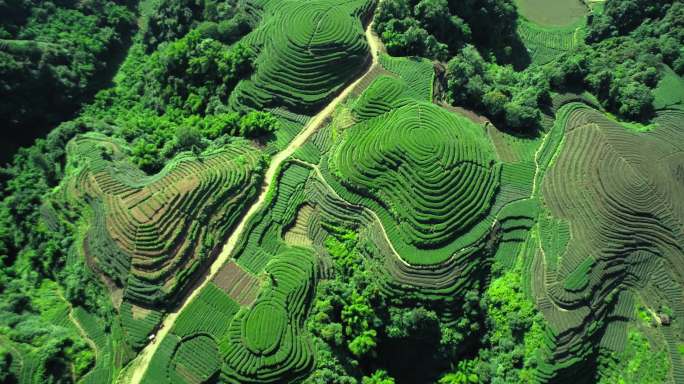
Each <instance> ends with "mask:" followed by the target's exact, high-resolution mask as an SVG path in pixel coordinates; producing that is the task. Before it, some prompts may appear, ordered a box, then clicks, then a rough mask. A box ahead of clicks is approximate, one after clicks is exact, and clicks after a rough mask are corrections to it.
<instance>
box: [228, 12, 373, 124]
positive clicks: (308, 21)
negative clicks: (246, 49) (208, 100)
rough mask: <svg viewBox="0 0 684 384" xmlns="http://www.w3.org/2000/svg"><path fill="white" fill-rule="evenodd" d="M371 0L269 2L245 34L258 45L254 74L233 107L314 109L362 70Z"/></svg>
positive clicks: (233, 97)
mask: <svg viewBox="0 0 684 384" xmlns="http://www.w3.org/2000/svg"><path fill="white" fill-rule="evenodd" d="M369 4H370V2H369V1H367V0H351V1H345V2H335V1H330V0H317V1H307V2H302V1H297V0H288V1H282V2H277V3H276V2H271V3H267V4H266V5H265V10H264V17H263V21H262V23H261V25H260V27H259V28H258V29H257V30H255V31H254V32H252V33H251V34H250V35H248V36H247V37H246V41H248V42H250V43H252V45H254V46H257V47H259V55H258V58H257V60H256V63H255V68H256V72H255V73H254V75H253V76H252V78H251V79H249V80H245V81H242V82H241V83H240V84H238V86H237V87H236V89H235V90H234V92H233V94H231V99H230V103H231V105H232V106H233V107H236V106H239V105H246V106H249V107H252V108H257V109H261V108H264V107H269V106H275V105H278V106H282V107H286V108H287V109H289V110H291V111H295V112H303V113H307V112H312V111H314V110H316V109H317V108H319V107H320V106H321V105H322V104H324V103H325V102H326V101H328V100H329V99H330V98H331V97H332V96H333V95H334V94H335V93H337V92H338V91H339V90H340V89H341V88H342V87H343V86H344V84H345V83H346V82H347V81H348V80H349V79H350V78H351V77H352V76H353V75H354V74H355V73H357V72H358V71H360V70H361V69H362V68H363V64H364V62H366V61H367V60H368V47H367V44H366V41H365V38H364V35H363V26H362V24H361V13H363V12H364V11H365V10H367V9H368V6H369Z"/></svg>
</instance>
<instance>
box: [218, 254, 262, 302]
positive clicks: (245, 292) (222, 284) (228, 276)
mask: <svg viewBox="0 0 684 384" xmlns="http://www.w3.org/2000/svg"><path fill="white" fill-rule="evenodd" d="M213 282H214V284H216V285H217V286H218V287H219V288H221V289H222V290H223V292H225V293H226V294H227V295H228V296H230V298H231V299H233V300H235V301H236V302H237V303H239V304H240V305H247V306H249V305H252V303H254V300H256V297H257V294H258V293H259V287H260V280H259V278H258V277H257V276H254V275H253V274H251V273H249V272H247V271H245V270H244V269H242V267H240V266H239V265H238V264H237V263H236V262H235V261H233V260H231V261H230V262H228V263H227V264H226V265H224V266H223V267H222V268H221V270H219V272H218V273H217V274H216V276H215V277H214V280H213Z"/></svg>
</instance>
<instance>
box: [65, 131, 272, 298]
mask: <svg viewBox="0 0 684 384" xmlns="http://www.w3.org/2000/svg"><path fill="white" fill-rule="evenodd" d="M67 152H68V161H69V166H70V167H77V169H76V170H74V172H73V174H75V176H74V177H72V178H70V179H68V181H67V182H66V183H65V185H64V187H63V191H64V192H63V193H62V194H57V196H61V197H64V198H65V199H66V200H67V201H68V202H70V203H71V204H72V206H76V207H79V206H81V207H82V208H83V209H86V208H87V209H89V211H90V215H88V216H89V217H90V218H91V220H90V226H89V229H88V231H87V234H86V236H85V240H84V243H83V250H84V252H86V255H87V257H88V258H92V259H94V260H96V263H97V267H98V269H99V270H101V271H102V272H104V273H105V274H107V275H109V276H110V277H111V278H112V280H114V282H115V283H117V284H118V285H119V286H120V287H122V288H124V297H125V299H126V300H128V301H131V302H134V303H137V304H140V305H143V306H148V307H149V306H154V305H159V304H161V303H164V302H165V301H166V299H167V298H168V297H171V296H173V295H174V294H175V292H177V291H178V290H179V289H181V288H182V287H183V286H185V284H187V281H188V277H189V276H190V275H191V274H192V273H193V271H195V270H196V269H198V268H199V267H200V266H201V264H203V263H205V262H206V260H208V259H209V258H210V256H211V254H212V253H213V252H215V251H216V249H215V248H214V247H215V246H216V244H215V243H214V241H215V240H220V239H222V238H225V236H226V235H227V233H228V231H229V230H230V228H231V226H232V225H233V223H234V222H235V221H236V220H237V217H238V216H239V215H240V213H241V212H242V210H243V208H244V206H245V205H246V204H247V203H248V202H249V200H250V198H251V196H254V194H255V193H256V188H255V185H256V181H257V180H258V177H259V174H258V172H257V170H258V169H259V168H260V164H261V157H260V155H259V154H258V152H257V151H256V150H255V149H253V147H251V146H249V145H247V143H246V142H237V143H233V144H229V145H226V146H224V147H223V148H220V149H217V150H214V151H212V152H209V153H206V154H204V155H203V156H202V159H201V161H198V159H197V158H196V156H194V155H190V154H187V153H186V154H181V155H179V156H178V157H176V158H175V159H173V160H172V161H171V162H170V163H169V164H168V165H167V166H166V167H165V168H164V169H163V170H162V171H161V172H160V173H158V174H156V175H152V176H147V175H145V174H143V173H142V172H140V171H138V170H137V169H136V168H135V167H134V166H133V165H131V164H130V163H128V161H127V160H126V157H125V155H124V154H123V151H122V147H121V145H120V144H119V143H118V142H116V141H114V140H112V139H108V138H105V137H104V136H100V135H96V134H88V135H83V136H80V137H78V138H76V139H74V140H72V141H71V142H70V143H69V144H68V146H67ZM83 202H90V204H89V205H88V206H83Z"/></svg>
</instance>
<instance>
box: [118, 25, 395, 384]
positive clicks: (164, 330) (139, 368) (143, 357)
mask: <svg viewBox="0 0 684 384" xmlns="http://www.w3.org/2000/svg"><path fill="white" fill-rule="evenodd" d="M372 26H373V23H369V25H368V27H367V28H366V33H365V35H366V40H367V41H368V46H369V48H370V51H371V65H370V66H369V67H368V69H367V70H366V71H365V72H364V73H363V74H362V75H361V76H359V77H358V78H357V79H356V80H355V81H354V82H352V83H351V84H349V85H348V86H347V87H346V88H344V89H343V90H342V92H340V94H339V95H337V97H335V98H334V99H333V100H332V101H331V102H330V103H329V104H328V105H326V107H325V108H323V109H322V110H321V111H320V112H318V113H317V114H316V115H315V116H314V117H313V118H312V119H311V120H309V122H308V123H307V125H306V126H305V127H304V129H302V131H301V132H300V133H299V134H298V135H297V136H296V137H295V138H294V139H293V140H292V141H291V142H290V144H289V145H288V146H287V148H285V149H284V150H282V151H280V152H278V153H277V154H276V155H275V156H273V157H272V158H271V163H270V164H269V166H268V169H267V170H266V174H265V176H264V181H263V184H262V187H261V192H260V193H259V197H258V198H257V200H256V201H255V202H254V203H253V204H252V206H251V207H250V208H249V210H247V212H246V213H245V214H244V215H243V216H242V218H241V219H240V222H239V223H238V224H237V226H236V227H235V229H234V230H233V233H232V234H231V235H230V237H229V238H228V241H227V242H226V244H225V245H224V246H223V250H222V251H221V253H220V254H219V256H218V257H217V258H216V260H214V262H213V263H212V264H211V266H210V268H209V272H208V273H207V275H206V276H205V277H204V280H203V281H202V283H201V284H199V285H198V286H197V287H196V288H195V289H194V290H193V291H192V292H191V293H190V294H189V295H188V296H186V297H185V298H184V299H183V300H182V305H180V306H179V307H178V308H177V309H176V310H174V311H173V312H170V313H169V314H168V315H167V316H166V318H164V321H163V322H162V324H161V327H160V329H159V331H158V332H157V334H156V335H155V338H154V340H152V341H151V342H150V344H148V345H147V346H146V347H145V348H144V349H143V350H142V351H141V352H140V354H138V357H136V358H135V359H134V360H133V361H132V362H131V363H130V366H129V370H131V372H128V374H127V376H128V375H130V381H128V382H129V383H131V384H138V383H140V382H141V381H142V378H143V376H144V374H145V372H146V371H147V367H148V365H149V363H150V361H151V360H152V356H154V353H155V352H156V351H157V348H159V344H161V341H162V340H163V339H164V337H166V335H167V334H168V333H169V330H170V329H171V328H173V324H174V323H175V322H176V319H178V315H179V314H180V313H181V312H182V311H183V309H185V308H186V307H187V306H188V304H189V303H190V302H191V301H192V300H193V299H194V298H195V297H196V296H197V295H198V294H199V292H200V291H201V290H202V288H204V287H205V286H206V285H207V283H209V282H210V281H211V279H212V278H213V277H214V275H216V273H217V272H218V271H219V269H220V268H221V266H222V265H223V264H224V263H226V262H227V261H228V259H229V258H230V256H231V255H232V253H233V250H234V249H235V246H236V244H237V242H238V239H239V238H240V236H242V234H243V232H244V231H245V228H246V226H247V223H248V222H249V220H250V219H251V218H252V216H254V214H256V213H257V212H258V211H259V210H260V209H261V208H263V205H264V203H265V202H266V197H267V196H268V191H269V190H270V189H271V185H272V184H273V182H274V180H275V177H276V176H277V175H278V171H279V169H280V166H281V165H282V163H283V162H284V161H285V160H286V159H287V158H288V157H290V155H292V154H293V153H294V151H295V150H296V149H297V148H299V147H301V146H302V144H304V143H305V142H306V140H308V139H309V137H310V136H311V135H312V134H313V133H314V132H316V130H318V129H319V128H320V127H321V126H322V125H323V124H324V123H325V121H326V119H327V118H328V117H330V116H331V115H332V113H333V111H334V110H335V108H336V107H337V106H338V105H339V104H340V103H341V102H342V101H343V100H344V99H345V98H347V96H349V94H350V93H351V92H352V91H353V90H354V88H356V86H357V85H358V84H359V83H360V82H361V80H363V78H364V77H366V76H367V75H368V74H369V73H370V72H371V71H372V70H373V69H375V67H376V66H377V65H378V51H379V50H380V49H381V48H380V47H381V46H382V45H381V43H380V41H379V39H378V37H377V36H376V35H375V34H374V33H373V32H372ZM125 380H126V379H124V381H125Z"/></svg>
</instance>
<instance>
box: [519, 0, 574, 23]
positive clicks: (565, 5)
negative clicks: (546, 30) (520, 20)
mask: <svg viewBox="0 0 684 384" xmlns="http://www.w3.org/2000/svg"><path fill="white" fill-rule="evenodd" d="M516 5H517V6H518V12H519V13H520V15H521V16H523V17H525V18H526V19H528V20H530V21H532V22H533V23H537V24H540V25H543V26H547V27H563V26H567V25H570V24H574V23H575V22H576V21H578V20H579V19H581V18H582V17H583V16H584V15H585V14H586V13H587V6H586V5H585V4H584V3H583V2H581V1H580V0H552V1H540V0H518V1H517V2H516Z"/></svg>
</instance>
